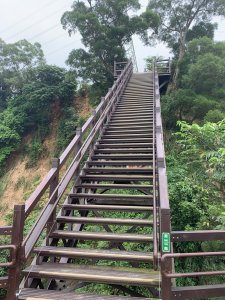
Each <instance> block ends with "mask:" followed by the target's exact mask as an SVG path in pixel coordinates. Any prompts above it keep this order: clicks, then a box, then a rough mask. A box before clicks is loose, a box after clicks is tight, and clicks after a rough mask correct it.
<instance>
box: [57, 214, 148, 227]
mask: <svg viewBox="0 0 225 300" xmlns="http://www.w3.org/2000/svg"><path fill="white" fill-rule="evenodd" d="M57 222H60V223H64V222H65V223H79V224H80V223H81V224H98V225H100V224H108V225H129V226H131V225H132V226H133V225H136V226H152V225H153V220H148V219H125V218H101V217H91V218H90V217H67V216H60V217H57Z"/></svg>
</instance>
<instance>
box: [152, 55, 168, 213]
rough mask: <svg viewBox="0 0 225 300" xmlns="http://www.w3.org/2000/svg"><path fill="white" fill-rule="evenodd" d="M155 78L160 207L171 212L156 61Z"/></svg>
mask: <svg viewBox="0 0 225 300" xmlns="http://www.w3.org/2000/svg"><path fill="white" fill-rule="evenodd" d="M153 70H154V77H155V78H154V79H155V102H156V103H155V105H156V145H157V149H156V151H157V161H158V178H159V195H160V199H159V200H160V209H161V210H164V212H163V213H165V212H166V210H167V213H169V212H170V204H169V195H168V182H167V174H166V159H165V149H164V139H163V127H162V117H161V103H160V91H159V79H158V73H157V69H156V62H155V61H154V68H153Z"/></svg>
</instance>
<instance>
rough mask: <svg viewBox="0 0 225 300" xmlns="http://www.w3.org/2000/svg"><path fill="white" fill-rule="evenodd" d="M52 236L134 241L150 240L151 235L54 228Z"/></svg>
mask: <svg viewBox="0 0 225 300" xmlns="http://www.w3.org/2000/svg"><path fill="white" fill-rule="evenodd" d="M51 236H52V237H58V238H60V237H63V238H76V239H90V240H92V239H97V240H99V241H112V240H116V241H122V242H125V241H136V242H147V243H148V242H152V240H153V238H152V235H150V234H149V235H147V234H134V233H113V232H104V231H101V232H90V231H65V230H55V231H54V232H53V233H52V234H51Z"/></svg>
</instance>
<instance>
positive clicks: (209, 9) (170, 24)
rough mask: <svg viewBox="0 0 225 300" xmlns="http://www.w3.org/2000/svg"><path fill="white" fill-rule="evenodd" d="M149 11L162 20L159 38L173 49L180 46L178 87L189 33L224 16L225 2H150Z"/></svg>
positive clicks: (174, 0) (174, 79) (176, 72)
mask: <svg viewBox="0 0 225 300" xmlns="http://www.w3.org/2000/svg"><path fill="white" fill-rule="evenodd" d="M148 9H150V10H152V11H153V12H155V13H156V14H157V15H158V17H159V18H160V26H159V30H158V36H157V38H158V39H159V40H161V41H163V42H166V43H167V44H168V46H169V47H171V48H173V45H174V44H176V43H178V45H179V47H178V58H177V64H176V69H175V72H174V77H173V87H176V83H177V78H178V75H179V64H180V62H181V61H182V59H183V57H184V54H185V51H186V43H187V35H188V31H189V30H190V29H191V28H192V27H193V26H195V25H197V24H199V23H200V22H203V23H202V24H204V23H209V22H210V21H211V19H212V17H213V16H224V15H225V0H150V1H149V4H148Z"/></svg>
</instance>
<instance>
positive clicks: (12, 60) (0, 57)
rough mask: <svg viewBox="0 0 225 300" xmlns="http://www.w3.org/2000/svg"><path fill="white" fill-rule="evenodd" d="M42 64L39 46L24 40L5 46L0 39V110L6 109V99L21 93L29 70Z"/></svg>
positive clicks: (28, 75) (42, 55)
mask: <svg viewBox="0 0 225 300" xmlns="http://www.w3.org/2000/svg"><path fill="white" fill-rule="evenodd" d="M44 63H45V59H44V54H43V51H42V49H41V45H40V44H38V43H34V44H31V43H29V42H28V41H26V40H21V41H18V42H16V43H13V44H6V43H5V42H4V41H3V40H2V39H0V110H1V108H5V107H6V99H7V98H8V97H11V96H12V95H15V94H18V93H21V89H22V87H23V85H24V84H25V83H26V82H28V81H29V77H30V72H31V69H32V68H34V67H37V66H39V65H42V64H44Z"/></svg>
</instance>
